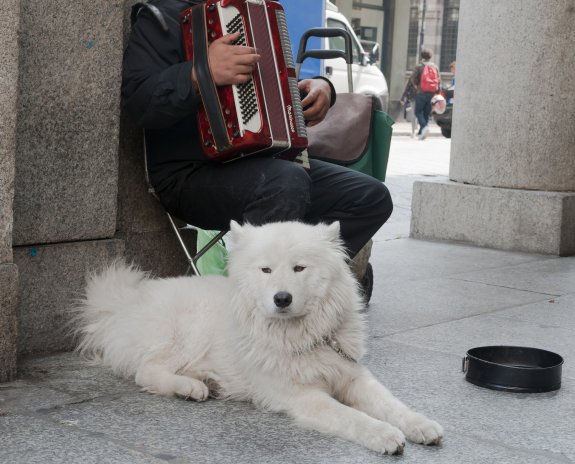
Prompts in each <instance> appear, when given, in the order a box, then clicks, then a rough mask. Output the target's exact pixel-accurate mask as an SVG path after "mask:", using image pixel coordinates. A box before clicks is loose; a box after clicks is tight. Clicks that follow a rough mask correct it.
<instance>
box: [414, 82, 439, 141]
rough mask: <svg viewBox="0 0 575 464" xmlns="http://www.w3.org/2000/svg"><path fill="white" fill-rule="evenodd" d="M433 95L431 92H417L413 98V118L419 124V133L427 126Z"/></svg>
mask: <svg viewBox="0 0 575 464" xmlns="http://www.w3.org/2000/svg"><path fill="white" fill-rule="evenodd" d="M433 95H435V94H434V93H431V92H418V93H417V95H416V96H415V117H416V118H417V122H419V132H418V134H421V130H422V129H423V128H424V127H425V126H427V124H429V115H430V114H431V99H432V98H433Z"/></svg>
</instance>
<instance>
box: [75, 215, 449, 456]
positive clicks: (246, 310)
mask: <svg viewBox="0 0 575 464" xmlns="http://www.w3.org/2000/svg"><path fill="white" fill-rule="evenodd" d="M231 234H232V239H233V243H234V247H233V249H232V250H231V251H230V256H229V277H222V276H203V277H178V278H171V279H151V278H149V276H148V275H147V274H146V273H143V272H141V271H139V270H137V269H135V268H134V267H132V266H126V265H125V264H122V263H116V264H115V265H113V266H111V267H110V268H108V269H107V270H106V271H104V272H103V273H102V274H100V275H97V276H93V277H91V278H90V279H89V282H88V285H87V289H86V296H85V299H84V300H83V301H82V303H81V304H80V306H79V308H78V314H77V318H76V322H77V327H78V333H79V335H80V343H79V351H80V352H81V353H83V354H86V355H92V356H96V357H98V358H99V359H100V360H101V361H102V362H103V363H104V364H105V365H107V366H109V367H110V368H111V369H112V370H113V371H114V372H115V373H117V374H119V375H122V376H125V377H134V378H135V381H136V383H137V384H138V385H139V386H141V387H142V388H143V389H145V390H147V391H149V392H152V393H158V394H162V395H177V396H180V397H183V398H190V399H194V400H197V401H202V400H205V399H207V398H208V396H209V395H212V396H217V397H220V398H228V399H238V400H249V401H253V402H254V403H255V404H257V405H259V406H261V407H264V408H266V409H270V410H272V411H283V412H285V413H287V414H288V415H290V416H291V417H293V418H294V419H295V420H296V421H297V422H298V423H300V424H302V425H304V426H307V427H311V428H313V429H317V430H320V431H323V432H326V433H330V434H333V435H337V436H339V437H342V438H345V439H348V440H351V441H353V442H355V443H359V444H361V445H364V446H366V447H368V448H370V449H372V450H375V451H378V452H382V453H389V454H395V453H401V452H402V451H403V447H404V444H405V437H407V438H408V439H409V440H411V441H413V442H416V443H425V444H437V443H439V441H440V439H441V437H442V434H443V431H442V428H441V426H440V425H439V424H437V423H436V422H434V421H431V420H429V419H427V418H425V417H424V416H422V415H421V414H418V413H415V412H413V411H411V410H410V409H409V408H407V407H406V406H405V405H404V404H402V403H401V402H400V401H398V400H397V399H396V398H394V397H393V396H392V395H391V393H390V392H389V391H388V390H387V389H386V388H385V387H384V386H382V385H381V384H380V383H379V382H378V381H377V380H376V379H375V378H374V377H373V375H372V374H371V373H370V372H369V371H368V370H367V369H366V368H365V367H363V366H362V365H361V364H359V363H358V362H356V360H358V359H359V358H361V356H362V354H363V352H364V327H363V320H362V315H361V313H360V310H361V308H362V302H361V297H360V296H359V293H358V289H357V284H356V282H355V279H354V278H353V276H352V274H351V272H350V270H349V266H348V265H347V263H346V255H345V253H344V250H343V248H342V244H341V242H340V239H339V224H338V223H334V224H331V225H317V226H310V225H305V224H301V223H297V222H284V223H275V224H268V225H265V226H261V227H253V226H250V225H245V226H240V225H238V224H237V223H234V222H232V224H231ZM290 300H291V301H290ZM208 385H209V386H210V389H209V388H208ZM212 386H214V388H213V389H212V388H211V387H212Z"/></svg>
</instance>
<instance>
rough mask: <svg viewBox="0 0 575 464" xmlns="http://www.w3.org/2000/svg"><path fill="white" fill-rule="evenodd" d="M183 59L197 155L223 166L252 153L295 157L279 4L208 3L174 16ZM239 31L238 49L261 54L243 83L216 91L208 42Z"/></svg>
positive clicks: (249, 0)
mask: <svg viewBox="0 0 575 464" xmlns="http://www.w3.org/2000/svg"><path fill="white" fill-rule="evenodd" d="M180 23H181V28H182V33H183V37H184V47H185V51H186V58H187V59H188V60H194V68H195V71H196V76H197V80H198V86H199V88H200V95H201V98H202V104H201V105H200V108H199V110H198V127H199V130H200V137H201V141H202V147H203V150H204V154H205V155H206V156H207V157H208V158H209V159H212V160H215V161H220V162H226V161H231V160H234V159H237V158H242V157H245V156H252V155H266V156H277V157H281V158H286V159H294V158H295V157H296V156H297V155H298V154H299V153H300V152H302V151H303V150H305V148H306V147H307V133H306V128H305V121H304V117H303V110H302V107H301V99H300V94H299V90H298V84H297V77H296V73H295V65H294V61H293V56H292V51H291V44H290V40H289V34H288V30H287V24H286V19H285V13H284V10H283V8H282V6H281V5H280V4H279V3H277V2H276V1H270V0H219V1H217V0H208V1H207V2H205V3H202V4H199V5H196V6H193V7H191V8H188V9H186V10H184V11H183V12H182V13H181V16H180ZM237 31H239V32H240V39H239V40H238V41H237V42H236V44H237V45H246V46H249V47H254V48H256V49H257V50H258V53H259V54H260V55H261V60H260V62H259V63H258V64H257V66H256V68H255V70H254V72H253V78H252V79H251V80H250V81H248V82H247V83H245V84H240V85H226V86H220V87H216V85H215V84H214V83H213V79H212V78H211V73H210V71H209V65H208V46H209V44H210V43H211V42H212V41H214V40H216V39H218V38H220V37H222V36H223V35H227V34H232V33H234V32H237Z"/></svg>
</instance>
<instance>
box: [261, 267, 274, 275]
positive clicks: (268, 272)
mask: <svg viewBox="0 0 575 464" xmlns="http://www.w3.org/2000/svg"><path fill="white" fill-rule="evenodd" d="M262 272H263V273H264V274H271V273H272V270H271V269H270V268H269V267H262Z"/></svg>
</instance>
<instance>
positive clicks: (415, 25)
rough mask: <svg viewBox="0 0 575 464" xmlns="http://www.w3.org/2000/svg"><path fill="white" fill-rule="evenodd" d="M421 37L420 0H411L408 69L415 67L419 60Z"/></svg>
mask: <svg viewBox="0 0 575 464" xmlns="http://www.w3.org/2000/svg"><path fill="white" fill-rule="evenodd" d="M418 37H419V0H411V7H410V9H409V35H408V37H407V69H413V68H414V67H415V65H416V64H417V63H418V61H419V57H418V55H419V50H418V47H417V41H418Z"/></svg>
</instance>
